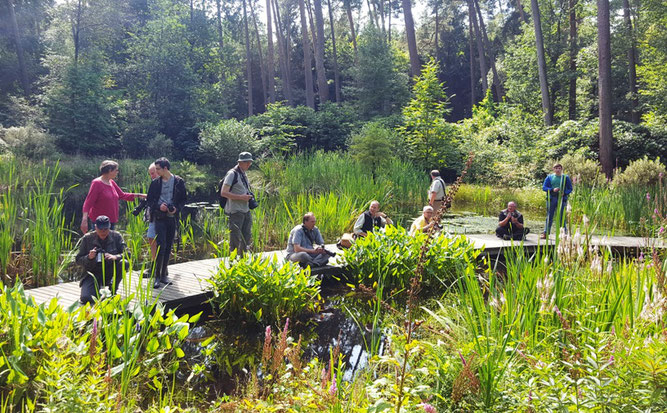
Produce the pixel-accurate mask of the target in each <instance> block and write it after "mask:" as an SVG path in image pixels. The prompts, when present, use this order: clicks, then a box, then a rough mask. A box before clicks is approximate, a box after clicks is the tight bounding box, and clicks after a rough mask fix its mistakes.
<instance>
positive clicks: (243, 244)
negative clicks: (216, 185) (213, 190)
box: [220, 152, 256, 256]
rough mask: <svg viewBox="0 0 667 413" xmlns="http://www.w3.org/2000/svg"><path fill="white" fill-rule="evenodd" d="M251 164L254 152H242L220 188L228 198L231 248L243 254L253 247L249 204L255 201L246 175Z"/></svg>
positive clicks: (227, 213) (226, 211)
mask: <svg viewBox="0 0 667 413" xmlns="http://www.w3.org/2000/svg"><path fill="white" fill-rule="evenodd" d="M250 165H252V154H251V153H250V152H241V153H240V154H239V158H238V160H237V164H236V166H235V167H233V168H232V169H230V170H229V171H227V174H226V175H225V178H224V179H223V180H222V187H221V188H220V196H221V197H224V198H227V203H226V204H225V214H226V215H227V217H228V218H229V221H228V222H229V224H228V225H229V250H230V252H231V251H234V250H236V251H237V253H238V254H239V255H241V256H243V254H245V253H246V251H249V250H250V249H251V247H252V214H251V213H250V209H251V208H250V205H249V204H250V202H251V200H252V201H253V202H255V201H254V195H253V194H252V192H251V191H250V184H249V183H248V176H247V175H246V171H247V170H248V169H250ZM255 205H256V204H255Z"/></svg>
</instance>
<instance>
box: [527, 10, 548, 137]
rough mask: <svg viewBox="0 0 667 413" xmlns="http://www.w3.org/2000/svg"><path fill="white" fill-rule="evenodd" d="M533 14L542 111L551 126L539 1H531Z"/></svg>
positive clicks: (545, 120) (546, 122)
mask: <svg viewBox="0 0 667 413" xmlns="http://www.w3.org/2000/svg"><path fill="white" fill-rule="evenodd" d="M530 8H531V10H532V13H533V26H534V27H535V46H536V49H537V73H538V75H539V78H540V91H541V93H542V111H543V112H544V123H545V124H546V125H547V126H551V122H552V120H551V116H550V114H551V102H550V101H549V83H548V82H547V62H546V59H545V57H544V38H543V37H542V22H541V20H540V7H539V5H538V3H537V0H531V1H530Z"/></svg>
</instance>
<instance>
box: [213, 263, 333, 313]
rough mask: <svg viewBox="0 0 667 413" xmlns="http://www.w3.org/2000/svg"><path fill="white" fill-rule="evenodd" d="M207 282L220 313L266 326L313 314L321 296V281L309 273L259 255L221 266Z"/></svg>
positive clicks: (296, 265) (294, 264)
mask: <svg viewBox="0 0 667 413" xmlns="http://www.w3.org/2000/svg"><path fill="white" fill-rule="evenodd" d="M232 259H233V258H232ZM209 282H210V283H211V285H212V287H213V294H214V298H213V301H214V303H216V304H217V305H218V307H219V309H220V311H221V313H223V314H226V315H229V316H232V317H235V319H236V320H238V318H242V319H245V320H249V321H256V322H264V323H267V324H274V323H277V322H279V321H281V320H282V319H284V318H285V317H291V316H292V315H294V314H297V313H299V312H301V311H303V310H314V309H315V306H316V303H317V299H318V298H319V294H320V281H319V280H318V279H317V278H315V277H314V276H312V275H310V270H309V269H302V268H301V267H299V265H298V264H296V263H293V262H285V263H284V264H283V263H282V262H280V261H279V260H278V259H277V258H274V259H269V258H265V257H262V256H261V255H256V256H246V257H244V258H241V259H240V260H239V261H238V262H236V263H234V264H232V265H231V266H230V267H227V266H225V265H221V266H220V269H219V270H218V272H217V273H216V274H215V275H213V277H211V278H210V279H209Z"/></svg>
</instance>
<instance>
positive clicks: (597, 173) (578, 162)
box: [544, 152, 606, 186]
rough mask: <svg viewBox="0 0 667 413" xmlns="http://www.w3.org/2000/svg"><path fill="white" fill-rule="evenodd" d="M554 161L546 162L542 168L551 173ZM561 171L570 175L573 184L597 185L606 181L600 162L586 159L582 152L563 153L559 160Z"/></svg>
mask: <svg viewBox="0 0 667 413" xmlns="http://www.w3.org/2000/svg"><path fill="white" fill-rule="evenodd" d="M554 163H555V162H547V165H545V167H544V169H545V171H546V172H547V173H551V170H552V169H553V165H554ZM559 163H560V164H562V165H563V171H565V173H566V174H568V175H569V176H570V178H571V179H572V183H573V184H583V185H590V186H597V185H600V184H602V183H604V182H605V181H606V178H605V176H604V174H603V173H602V171H601V170H600V164H599V163H598V162H596V161H594V160H592V159H586V157H585V156H584V155H583V153H582V152H578V153H573V154H569V155H565V156H563V157H562V158H561V160H560V161H559Z"/></svg>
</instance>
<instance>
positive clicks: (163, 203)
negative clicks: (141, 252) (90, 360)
mask: <svg viewBox="0 0 667 413" xmlns="http://www.w3.org/2000/svg"><path fill="white" fill-rule="evenodd" d="M252 162H253V157H252V154H251V153H250V152H242V153H240V154H239V156H238V160H237V164H236V166H234V167H233V168H231V169H230V170H229V171H227V173H226V174H225V177H224V178H223V179H222V180H221V182H220V186H219V196H220V197H221V200H223V202H221V206H222V205H224V212H225V214H226V215H227V217H228V226H229V248H230V251H234V250H236V251H237V253H238V254H240V255H243V254H245V253H246V252H248V251H250V249H251V246H252V213H251V210H252V209H253V208H255V207H256V206H257V205H258V204H257V200H256V199H255V196H254V194H253V192H252V190H251V187H250V183H249V181H248V177H247V175H246V172H247V171H248V169H250V166H251V165H252ZM170 168H171V164H170V162H169V160H168V159H166V158H159V159H157V160H156V161H155V162H154V163H152V164H151V165H150V166H149V168H148V174H149V176H150V178H151V183H150V186H149V188H148V193H147V194H140V193H126V192H123V190H122V189H121V188H120V187H119V186H118V185H117V184H116V182H115V181H114V179H115V178H116V177H117V176H118V173H119V165H118V163H117V162H114V161H109V160H106V161H103V162H102V164H101V165H100V176H99V177H97V178H95V179H94V180H93V181H92V182H91V185H90V190H89V192H88V195H87V197H86V200H85V202H84V204H83V217H82V220H81V231H82V232H83V233H84V236H83V238H82V240H81V242H80V245H79V253H78V254H77V256H76V261H77V263H78V264H79V265H80V266H81V267H82V268H83V269H84V274H83V277H82V278H81V281H80V287H81V303H83V304H85V303H92V302H93V301H94V299H95V298H97V297H98V296H99V292H100V289H101V288H103V287H108V288H109V289H110V290H111V292H112V293H115V291H116V290H117V288H118V285H119V283H120V281H121V279H122V271H123V268H124V267H125V269H127V263H128V262H127V257H126V254H127V251H126V244H125V241H124V240H123V237H122V235H121V234H120V233H119V232H117V231H115V226H116V223H117V222H118V215H119V213H118V211H119V206H118V201H119V200H121V199H122V200H126V201H133V200H134V199H136V198H140V199H143V201H142V203H141V204H140V206H139V207H138V208H137V210H135V213H138V212H140V210H141V209H142V208H145V215H144V216H145V219H146V221H148V231H147V233H146V237H147V239H148V240H149V244H150V247H151V261H152V264H151V266H150V268H149V269H148V270H147V275H149V276H150V275H153V276H154V279H153V287H154V288H160V287H162V286H166V285H170V284H171V281H170V280H169V277H168V269H167V268H168V263H169V258H170V255H171V249H172V245H173V242H174V237H175V233H176V225H177V222H178V217H179V214H180V213H181V211H182V210H183V207H184V206H185V202H186V199H187V190H186V186H185V181H184V180H183V179H182V178H181V177H179V176H177V175H174V174H173V173H171V171H170ZM553 170H554V173H553V174H550V175H549V176H547V178H546V179H545V180H544V184H543V186H542V189H543V190H544V191H545V192H546V193H547V209H548V213H547V218H546V224H545V228H544V231H543V233H542V236H541V237H542V238H546V237H547V236H548V233H549V232H550V230H551V226H552V223H553V220H554V216H555V215H556V214H557V211H558V210H559V209H560V214H559V216H560V218H561V225H564V220H563V219H562V217H563V211H564V209H565V205H566V203H567V197H568V195H569V194H570V192H572V181H571V180H570V178H569V177H568V176H567V175H564V174H563V167H562V165H560V164H556V165H554V168H553ZM430 175H431V185H430V187H429V190H428V202H429V204H428V205H426V206H424V208H423V209H422V215H421V216H419V217H418V218H417V219H415V220H414V222H413V223H412V225H411V227H410V234H411V235H415V234H417V233H418V232H428V231H430V230H431V229H432V228H433V227H434V226H438V225H439V223H438V222H436V220H434V219H433V216H434V213H435V211H437V210H438V209H440V208H441V207H442V205H443V203H444V202H446V186H445V182H444V180H443V179H442V177H441V176H440V172H439V171H438V170H433V171H431V174H430ZM316 223H317V219H316V217H315V215H314V214H313V213H312V212H307V213H306V214H304V215H303V217H302V221H301V224H299V225H297V226H295V227H294V228H293V229H292V230H291V231H290V234H289V238H288V241H287V249H286V258H287V259H288V260H289V261H292V262H296V263H299V265H301V266H303V267H306V266H311V267H317V266H322V265H326V264H327V263H328V261H329V258H330V257H331V256H332V255H334V254H333V253H332V252H330V251H328V250H327V249H326V248H325V247H324V239H323V237H322V234H321V233H320V230H319V229H318V228H317V226H316ZM387 224H393V222H392V220H391V219H390V218H389V217H388V216H387V215H386V214H385V213H384V212H381V211H380V203H379V202H378V201H372V202H371V203H370V205H369V208H368V210H367V211H364V212H363V213H361V215H359V217H358V218H357V220H356V221H355V223H354V230H353V236H354V237H365V236H366V235H367V234H368V233H370V232H373V231H374V230H376V229H378V228H383V227H385V226H386V225H387ZM89 228H93V231H90V232H88V229H89ZM527 233H528V228H525V227H524V222H523V215H521V213H520V212H519V211H518V210H517V209H516V203H515V202H509V203H508V205H507V209H504V210H503V211H501V212H500V215H499V217H498V227H497V228H496V235H497V236H498V237H500V238H503V239H515V240H517V239H523V238H524V237H525V235H526V234H527Z"/></svg>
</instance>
